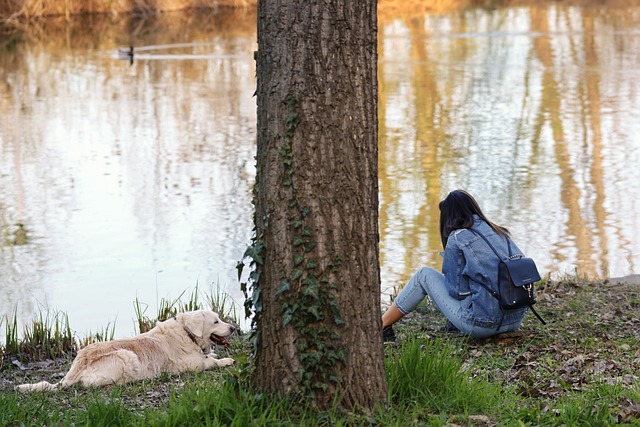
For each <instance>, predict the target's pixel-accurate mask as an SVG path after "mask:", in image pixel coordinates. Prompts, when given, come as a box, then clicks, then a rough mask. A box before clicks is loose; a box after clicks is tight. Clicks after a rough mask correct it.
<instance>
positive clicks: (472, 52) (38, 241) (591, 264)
mask: <svg viewBox="0 0 640 427" xmlns="http://www.w3.org/2000/svg"><path fill="white" fill-rule="evenodd" d="M401 12H402V11H401V10H395V9H394V10H391V11H388V12H385V13H382V14H381V15H380V25H379V31H380V37H379V53H380V66H379V84H380V103H379V117H380V123H379V126H380V132H379V135H380V141H379V144H380V147H379V151H380V160H379V163H380V171H379V173H380V177H379V178H380V193H381V194H380V204H381V207H380V229H381V262H382V266H381V268H382V270H381V271H382V280H383V292H385V293H389V292H391V288H392V287H393V286H400V285H401V284H403V283H404V281H406V280H407V279H408V277H409V276H410V274H411V273H412V272H413V271H414V270H415V269H417V268H418V267H420V266H422V265H425V264H430V265H439V264H440V258H439V256H438V252H439V251H440V250H441V243H440V238H439V233H438V217H439V211H438V202H439V201H440V200H441V199H442V198H443V197H444V196H445V195H446V193H447V192H448V191H450V190H452V189H455V188H460V187H461V188H466V189H468V190H469V191H471V192H472V193H473V194H474V195H475V196H476V197H477V198H478V199H479V200H480V201H481V204H482V206H483V208H484V209H485V211H486V212H487V214H488V215H489V216H490V217H492V218H495V219H496V221H497V222H499V223H501V224H504V225H507V226H508V227H509V228H510V229H511V230H512V232H513V234H514V236H515V238H516V240H517V241H518V244H519V246H521V247H522V248H523V249H524V250H525V251H526V252H527V253H528V254H529V255H531V256H533V257H534V258H535V259H536V260H537V261H538V263H539V264H540V267H541V269H542V270H543V272H544V273H546V272H551V273H553V274H562V273H565V272H573V271H574V269H577V270H578V271H579V272H580V273H584V274H591V275H613V276H619V275H624V274H628V273H633V272H637V269H638V262H639V261H640V258H638V255H637V254H638V253H640V244H639V243H638V239H634V237H633V236H634V235H635V234H637V232H638V231H640V221H639V220H640V206H639V205H638V203H639V202H638V201H637V199H636V198H634V197H632V194H633V190H634V189H636V188H637V182H638V178H639V176H638V175H640V171H639V170H638V168H637V167H636V165H637V164H638V162H639V161H640V159H639V158H638V157H639V156H640V150H638V148H639V147H638V146H639V144H640V142H639V141H638V139H637V137H636V135H638V134H639V133H640V132H639V131H640V129H639V128H640V120H638V119H639V117H638V116H639V115H640V108H639V107H640V105H638V104H639V103H640V102H639V99H640V98H639V97H638V92H637V85H636V84H635V82H636V81H637V79H638V78H639V77H640V49H639V46H638V45H639V38H640V33H638V32H637V30H635V29H636V28H638V24H639V23H640V9H639V8H638V7H637V6H636V7H632V6H630V5H627V7H625V8H624V9H621V8H620V9H618V8H615V7H611V6H610V7H601V6H599V7H586V8H581V7H576V6H570V5H563V4H557V3H552V4H550V5H547V6H540V5H536V6H531V7H518V8H506V9H491V10H485V9H460V10H454V11H447V13H442V14H438V15H430V14H427V13H424V12H420V13H412V14H403V13H401ZM255 19H256V17H255V13H254V12H253V11H247V10H243V11H222V12H220V13H218V14H214V15H207V16H197V17H193V16H189V15H173V14H164V15H159V16H158V17H156V18H154V20H152V21H145V22H144V23H141V22H140V21H136V20H128V21H127V20H123V21H119V22H117V23H112V22H107V21H101V20H97V19H91V20H89V21H82V22H80V21H78V22H76V21H74V22H72V23H70V24H66V23H63V24H61V25H53V24H49V26H47V27H43V28H39V27H35V28H29V29H28V30H27V31H24V32H21V33H15V34H11V35H9V36H7V37H5V40H4V42H3V45H2V46H3V49H1V50H0V153H1V155H2V158H1V160H0V313H10V312H12V310H13V309H14V307H16V306H17V307H18V315H19V319H20V321H21V322H24V321H26V320H27V319H29V318H30V317H31V315H32V313H33V312H35V311H37V310H38V309H39V308H41V307H49V308H52V309H59V310H63V311H65V312H67V313H68V314H69V318H70V321H71V322H72V327H73V328H74V329H75V330H77V331H78V332H79V334H80V335H82V334H83V332H84V331H97V330H99V329H100V328H103V327H104V326H105V325H106V324H107V323H108V322H115V323H116V325H117V335H121V336H124V335H129V334H131V333H132V332H133V325H132V317H133V300H134V299H135V298H136V297H137V298H138V299H139V300H141V301H143V302H147V303H149V304H151V305H152V307H151V311H153V310H152V309H153V308H154V307H153V306H154V305H155V303H156V301H157V299H158V298H162V297H170V298H175V297H177V296H178V295H179V294H180V293H181V292H182V291H184V290H185V289H188V288H193V287H194V286H195V285H196V283H197V284H198V286H199V287H200V288H201V289H204V290H207V291H208V290H209V285H210V284H211V283H219V284H220V286H221V288H222V290H224V291H227V292H228V293H229V294H231V296H232V297H233V298H235V299H236V300H237V301H238V302H239V303H240V304H241V302H242V295H241V292H240V290H239V287H238V284H237V279H236V277H235V274H236V271H235V269H234V266H235V262H236V261H237V260H238V259H239V258H240V257H241V255H242V253H243V251H244V249H245V247H246V244H247V242H248V240H249V238H250V234H251V229H252V212H253V210H252V205H251V203H250V200H251V185H252V183H253V179H254V160H253V157H254V152H255V99H254V98H253V97H252V95H253V92H254V90H255V80H254V75H255V68H254V62H253V51H254V50H255V49H256V46H255V37H256V34H255ZM129 45H133V46H135V49H136V54H135V57H134V62H133V64H132V65H131V66H130V65H129V63H128V62H127V61H122V60H118V53H117V52H118V49H119V48H122V47H125V48H126V47H127V46H129Z"/></svg>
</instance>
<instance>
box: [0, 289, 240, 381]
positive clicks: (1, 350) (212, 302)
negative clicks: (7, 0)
mask: <svg viewBox="0 0 640 427" xmlns="http://www.w3.org/2000/svg"><path fill="white" fill-rule="evenodd" d="M185 293H186V291H183V292H182V293H181V294H180V295H179V296H178V297H177V298H175V299H167V298H161V299H160V300H159V301H158V306H157V315H156V316H155V317H149V316H147V315H146V311H147V309H148V307H149V306H148V304H145V303H143V302H141V301H140V300H139V299H138V298H136V299H135V301H134V304H133V305H134V311H135V317H136V319H135V321H136V324H137V326H138V331H137V333H144V332H148V331H149V330H150V329H152V328H153V327H154V326H155V324H156V322H158V321H164V320H167V319H169V318H172V317H175V316H176V315H177V314H178V313H182V312H186V311H193V310H201V309H211V310H213V311H215V312H216V313H218V314H219V315H220V317H221V319H222V320H224V321H226V322H229V323H233V324H235V325H239V319H238V318H237V313H236V308H235V306H234V304H233V300H232V299H231V297H230V296H229V295H228V294H227V293H225V292H224V291H222V290H221V289H220V287H219V285H215V284H212V285H211V289H210V291H209V293H207V292H202V291H200V290H199V288H198V286H197V285H196V287H195V289H194V290H193V291H192V292H191V294H189V295H188V298H187V299H186V300H183V299H182V297H183V296H184V295H185ZM201 298H202V299H203V300H204V303H203V302H201V301H200V300H201ZM0 327H4V328H5V340H4V343H0V371H1V370H2V369H3V367H4V364H5V362H6V360H7V361H8V359H9V358H11V359H13V360H18V361H19V362H30V361H39V360H46V359H57V358H65V357H72V356H74V355H75V353H76V352H77V351H78V350H79V349H80V348H82V347H85V346H87V345H89V344H91V343H94V342H99V341H110V340H112V339H113V338H114V336H115V324H111V323H109V324H107V326H105V327H104V328H103V329H102V330H100V331H98V332H93V333H91V332H89V333H87V335H86V336H85V337H83V338H78V337H77V335H76V334H74V332H73V331H72V329H71V326H70V323H69V317H68V315H67V314H66V313H64V312H61V311H49V310H44V309H43V310H40V311H39V312H38V313H37V314H36V315H35V317H34V319H33V320H31V322H29V324H27V325H25V326H24V327H23V328H22V333H21V330H20V329H19V325H18V316H17V310H14V313H13V314H12V315H5V316H2V317H0ZM5 359H6V360H5Z"/></svg>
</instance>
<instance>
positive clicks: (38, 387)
mask: <svg viewBox="0 0 640 427" xmlns="http://www.w3.org/2000/svg"><path fill="white" fill-rule="evenodd" d="M60 385H61V382H59V383H55V384H51V383H49V382H47V381H40V382H39V383H35V384H21V385H17V386H16V387H15V390H16V391H19V392H21V393H31V392H34V391H44V390H57V389H58V388H60Z"/></svg>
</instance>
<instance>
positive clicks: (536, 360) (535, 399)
mask: <svg viewBox="0 0 640 427" xmlns="http://www.w3.org/2000/svg"><path fill="white" fill-rule="evenodd" d="M189 300H190V301H191V302H195V301H197V302H198V304H202V302H203V301H205V302H209V301H210V300H211V298H200V297H198V298H197V299H196V298H195V294H191V295H190V296H189ZM194 300H195V301H194ZM163 307H165V308H166V307H173V308H176V307H185V305H184V304H182V303H176V302H175V301H171V302H167V303H166V304H164V306H163ZM191 307H195V305H192V306H191ZM638 308H640V289H638V287H637V285H615V286H612V285H608V284H607V283H605V282H600V281H590V282H584V281H579V280H578V279H569V278H566V279H563V280H561V281H558V282H553V283H549V284H547V286H546V287H543V288H541V291H540V296H539V301H538V311H540V312H541V314H542V315H543V316H544V317H545V319H546V320H548V323H549V324H548V325H547V326H542V325H541V324H539V323H538V322H537V320H536V319H535V318H534V317H533V316H529V317H528V319H527V320H526V322H525V325H524V327H523V330H522V331H521V333H517V334H505V335H503V336H499V337H493V338H489V339H486V340H472V339H469V338H465V337H461V336H457V335H451V334H445V333H442V332H439V331H438V329H439V326H440V325H441V324H443V323H444V319H443V318H442V317H440V315H439V314H438V312H437V310H436V309H435V308H434V307H433V306H431V305H430V304H423V305H421V306H420V307H419V309H418V310H416V311H415V312H414V313H412V314H411V315H409V316H407V317H405V318H404V319H403V320H402V321H401V322H400V323H398V324H396V333H397V335H398V340H397V342H396V343H393V344H387V345H386V347H385V367H386V374H387V380H388V384H389V395H388V401H387V402H386V405H383V406H381V407H379V408H377V409H375V410H374V411H371V412H363V411H353V412H346V411H344V410H341V409H339V408H333V409H331V410H329V411H326V412H318V411H316V410H314V408H313V407H311V406H309V405H308V404H306V403H304V402H302V403H301V402H298V401H296V400H294V399H287V398H284V397H278V396H265V395H263V394H260V393H256V392H253V391H252V390H251V388H250V387H249V386H248V385H247V372H248V370H249V369H250V366H249V364H248V362H247V357H246V354H248V353H249V351H248V348H247V343H246V342H244V341H243V340H242V339H241V338H240V337H237V338H235V339H234V340H232V341H231V343H232V346H231V348H230V349H218V350H217V352H218V353H219V354H220V356H221V357H228V356H230V357H234V358H235V359H236V360H237V364H236V365H234V366H233V367H230V368H226V369H223V370H217V371H210V372H205V373H200V374H182V375H178V376H171V375H167V374H165V375H162V376H161V377H160V378H158V379H156V380H153V381H143V382H140V383H134V384H129V385H126V386H113V387H107V388H102V389H81V388H71V389H69V390H64V391H59V392H56V393H36V394H32V395H28V396H19V395H17V394H16V393H15V392H13V390H12V386H13V385H15V384H18V383H21V382H26V381H32V380H38V379H51V376H52V375H53V373H57V372H64V371H65V370H66V369H67V368H68V364H69V361H68V360H62V361H60V362H59V364H57V365H55V364H54V366H53V367H52V369H49V371H53V372H42V370H38V369H33V370H29V369H28V370H26V371H21V370H19V369H15V368H14V367H12V366H11V364H8V363H5V364H4V365H3V372H2V381H1V382H0V425H25V426H32V425H33V426H35V425H45V424H46V425H92V426H94V425H96V426H100V425H116V426H117V425H127V426H129V425H131V426H138V425H139V426H182V425H184V426H187V425H188V426H192V425H207V426H444V425H473V426H476V425H477V426H493V425H506V426H609V425H635V426H640V384H639V378H638V372H639V370H640V351H639V350H638V349H639V348H640V310H638ZM59 320H60V318H59ZM5 322H6V323H5V324H9V323H14V321H13V320H11V321H9V320H6V319H5ZM49 324H50V325H52V324H55V322H54V323H51V322H49ZM62 324H64V322H63V323H62ZM62 329H64V328H62ZM54 335H55V334H54Z"/></svg>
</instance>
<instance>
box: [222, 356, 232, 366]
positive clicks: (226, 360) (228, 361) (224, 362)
mask: <svg viewBox="0 0 640 427" xmlns="http://www.w3.org/2000/svg"><path fill="white" fill-rule="evenodd" d="M234 363H236V361H235V360H233V359H232V358H230V357H225V358H224V359H219V360H218V366H230V365H233V364H234Z"/></svg>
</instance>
